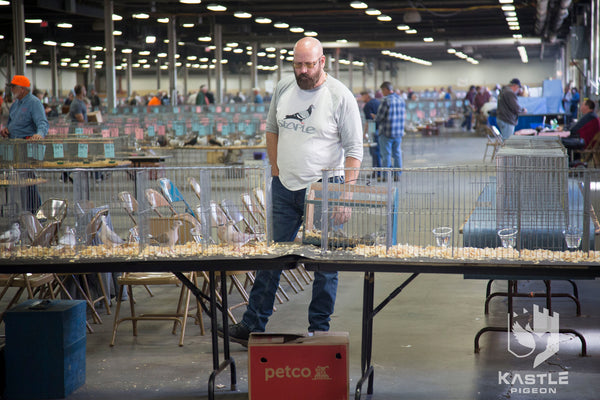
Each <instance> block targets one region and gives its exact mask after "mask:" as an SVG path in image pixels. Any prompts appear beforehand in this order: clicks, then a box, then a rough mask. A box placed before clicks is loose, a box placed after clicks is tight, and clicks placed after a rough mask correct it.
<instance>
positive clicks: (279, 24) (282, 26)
mask: <svg viewBox="0 0 600 400" xmlns="http://www.w3.org/2000/svg"><path fill="white" fill-rule="evenodd" d="M273 26H274V27H275V28H279V29H287V28H289V27H290V25H289V24H286V23H285V22H275V23H274V24H273Z"/></svg>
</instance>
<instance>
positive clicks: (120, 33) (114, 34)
mask: <svg viewBox="0 0 600 400" xmlns="http://www.w3.org/2000/svg"><path fill="white" fill-rule="evenodd" d="M122 34H123V32H121V31H113V36H121V35H122Z"/></svg>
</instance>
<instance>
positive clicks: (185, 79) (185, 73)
mask: <svg viewBox="0 0 600 400" xmlns="http://www.w3.org/2000/svg"><path fill="white" fill-rule="evenodd" d="M182 66H183V93H182V94H183V98H184V99H187V94H188V78H189V71H188V67H187V62H184V63H182Z"/></svg>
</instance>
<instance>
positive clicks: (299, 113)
mask: <svg viewBox="0 0 600 400" xmlns="http://www.w3.org/2000/svg"><path fill="white" fill-rule="evenodd" d="M266 128H267V132H271V133H275V134H277V135H278V142H277V166H278V167H279V179H280V181H281V183H282V184H283V186H285V187H286V188H287V189H288V190H293V191H295V190H300V189H304V188H306V187H308V185H310V184H311V183H313V182H316V181H318V180H319V179H321V178H322V177H323V173H322V170H323V169H325V168H343V166H344V159H345V158H346V157H353V158H356V159H357V160H359V161H362V157H363V141H362V122H361V119H360V111H359V109H358V103H357V101H356V99H355V97H354V95H353V94H352V92H350V90H348V88H347V87H346V86H344V84H342V83H341V82H340V81H338V80H337V79H335V78H333V77H331V76H329V75H328V76H327V78H326V80H325V82H324V83H323V84H322V85H320V86H318V87H317V88H315V89H311V90H302V89H300V88H299V87H298V85H297V84H296V78H295V76H293V75H291V76H287V77H285V78H283V79H282V80H281V81H279V83H278V84H277V87H276V88H275V92H274V93H273V97H272V99H271V105H270V107H269V114H268V116H267V127H266ZM342 171H343V170H342Z"/></svg>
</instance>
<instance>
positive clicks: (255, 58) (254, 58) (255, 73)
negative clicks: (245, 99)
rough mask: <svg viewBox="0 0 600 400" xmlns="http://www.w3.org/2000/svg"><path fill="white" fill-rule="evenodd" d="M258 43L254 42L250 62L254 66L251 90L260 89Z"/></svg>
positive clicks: (251, 73) (251, 68) (252, 68)
mask: <svg viewBox="0 0 600 400" xmlns="http://www.w3.org/2000/svg"><path fill="white" fill-rule="evenodd" d="M256 53H258V43H256V42H252V55H251V56H250V62H251V63H252V65H251V66H250V90H252V89H254V88H255V87H258V70H257V68H256V67H257V66H258V55H257V54H256Z"/></svg>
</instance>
